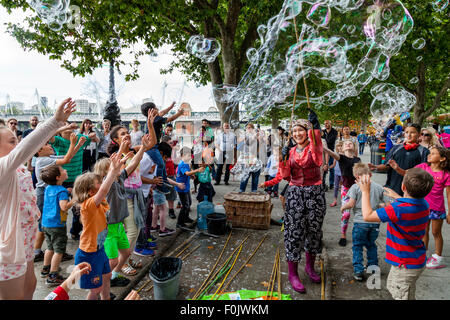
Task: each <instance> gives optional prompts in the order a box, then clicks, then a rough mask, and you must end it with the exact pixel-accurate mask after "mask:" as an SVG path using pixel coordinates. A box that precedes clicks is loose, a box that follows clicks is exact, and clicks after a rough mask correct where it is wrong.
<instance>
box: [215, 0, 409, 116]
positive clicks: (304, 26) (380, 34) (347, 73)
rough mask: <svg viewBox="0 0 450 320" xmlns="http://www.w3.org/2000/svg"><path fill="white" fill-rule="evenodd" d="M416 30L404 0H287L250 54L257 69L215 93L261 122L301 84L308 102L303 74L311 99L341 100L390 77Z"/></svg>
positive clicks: (330, 103) (263, 28) (300, 94)
mask: <svg viewBox="0 0 450 320" xmlns="http://www.w3.org/2000/svg"><path fill="white" fill-rule="evenodd" d="M412 28H413V19H412V18H411V15H410V14H409V12H408V10H407V9H406V8H405V7H404V6H403V4H402V3H401V2H400V1H397V0H375V1H364V0H359V1H356V0H316V1H314V0H286V1H285V2H284V3H283V6H282V8H281V10H280V12H279V13H278V14H277V15H276V16H274V17H272V18H270V19H269V20H268V21H267V23H266V24H264V25H260V26H259V27H258V28H257V31H258V35H259V38H260V41H259V47H255V48H250V49H249V50H248V51H247V58H248V60H249V63H250V66H249V68H248V71H247V72H246V74H245V75H244V76H243V77H242V80H241V81H240V83H239V84H238V85H237V86H235V87H231V86H226V87H223V86H218V87H215V88H214V89H213V90H214V95H215V97H216V98H217V97H218V101H219V102H222V103H228V105H229V107H228V108H233V110H234V111H233V112H235V111H237V109H238V108H237V106H238V105H240V106H242V107H244V108H245V109H246V110H247V112H248V114H249V117H250V119H251V120H255V119H256V118H258V117H259V116H261V115H263V114H264V113H265V112H266V111H267V110H268V109H269V108H271V107H273V106H274V105H279V104H284V103H288V102H289V101H290V100H292V97H293V96H294V92H295V91H296V86H298V87H297V90H298V92H297V96H296V98H297V105H300V104H302V103H305V102H306V94H305V90H304V89H303V78H304V79H305V80H306V82H307V83H308V84H309V85H308V86H309V87H310V91H314V92H315V95H314V96H309V99H310V102H311V103H312V104H318V105H328V106H333V105H336V104H337V103H339V102H340V101H343V100H344V99H346V98H348V97H352V96H357V95H359V94H360V93H361V92H362V90H364V88H365V87H366V86H367V85H368V84H369V83H371V81H372V80H374V79H377V80H380V81H384V80H386V79H387V78H388V77H389V62H390V58H391V57H392V56H393V55H394V54H396V53H397V52H398V51H399V50H400V48H401V46H402V45H403V43H404V41H405V39H406V37H407V35H408V34H409V33H410V32H411V30H412ZM299 81H301V82H300V83H299ZM289 104H291V103H290V102H289Z"/></svg>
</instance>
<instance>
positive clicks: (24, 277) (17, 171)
mask: <svg viewBox="0 0 450 320" xmlns="http://www.w3.org/2000/svg"><path fill="white" fill-rule="evenodd" d="M75 106H76V105H75V102H73V101H72V99H71V98H68V99H66V100H64V101H63V102H62V103H61V105H60V106H59V107H58V109H57V110H56V112H55V115H54V116H53V117H52V118H50V119H49V120H47V121H45V122H44V123H42V124H41V125H40V126H38V127H37V128H36V129H35V130H34V131H33V132H32V133H30V134H29V135H28V136H27V139H24V140H22V141H21V142H20V143H19V144H18V143H17V142H18V141H17V137H16V136H15V135H14V133H13V132H12V131H11V130H9V129H8V128H6V127H0V180H1V181H2V183H1V184H0V203H1V204H2V205H1V206H0V300H23V299H28V300H31V299H32V298H33V293H34V290H35V288H36V276H35V275H34V240H33V238H34V237H35V235H36V231H37V226H38V221H37V220H38V218H39V216H40V212H39V209H38V207H37V205H36V196H35V193H34V189H33V185H32V180H31V176H30V173H29V171H27V170H26V168H25V166H24V165H23V164H24V163H26V162H27V161H28V160H29V159H31V157H32V156H33V155H34V154H35V153H36V152H37V151H38V150H39V149H40V148H42V146H43V145H44V144H46V143H47V141H48V140H49V139H50V138H51V137H53V135H55V133H56V131H57V130H58V129H59V128H60V127H62V126H64V124H65V122H66V121H67V119H68V118H69V116H70V115H71V114H72V112H74V111H75Z"/></svg>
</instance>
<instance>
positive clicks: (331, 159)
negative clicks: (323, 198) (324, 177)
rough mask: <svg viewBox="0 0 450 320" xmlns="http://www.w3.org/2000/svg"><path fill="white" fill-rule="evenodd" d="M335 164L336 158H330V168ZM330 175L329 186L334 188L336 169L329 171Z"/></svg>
mask: <svg viewBox="0 0 450 320" xmlns="http://www.w3.org/2000/svg"><path fill="white" fill-rule="evenodd" d="M333 162H334V158H333V157H330V160H328V167H330V166H331V165H332V164H333ZM328 173H329V175H330V176H329V184H328V185H329V186H330V188H332V187H333V186H334V168H333V169H328Z"/></svg>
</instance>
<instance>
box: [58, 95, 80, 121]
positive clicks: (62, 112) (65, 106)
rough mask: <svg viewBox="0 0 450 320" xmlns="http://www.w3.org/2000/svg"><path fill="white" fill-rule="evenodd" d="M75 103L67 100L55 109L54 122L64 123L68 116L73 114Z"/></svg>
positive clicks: (69, 99)
mask: <svg viewBox="0 0 450 320" xmlns="http://www.w3.org/2000/svg"><path fill="white" fill-rule="evenodd" d="M76 106H77V105H76V103H75V101H73V100H72V98H67V99H66V100H64V101H63V102H61V104H60V105H59V106H58V108H56V112H55V115H54V117H55V119H56V121H63V122H66V121H67V119H69V117H70V115H71V114H72V113H73V112H75V107H76Z"/></svg>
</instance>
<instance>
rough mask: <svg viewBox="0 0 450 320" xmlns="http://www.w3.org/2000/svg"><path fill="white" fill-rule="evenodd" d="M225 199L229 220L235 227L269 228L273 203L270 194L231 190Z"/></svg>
mask: <svg viewBox="0 0 450 320" xmlns="http://www.w3.org/2000/svg"><path fill="white" fill-rule="evenodd" d="M224 199H225V203H224V207H225V212H226V214H227V220H228V221H229V222H231V225H232V227H233V228H248V229H263V230H266V229H269V227H270V214H271V212H272V208H273V204H272V203H271V201H270V196H269V195H268V194H266V193H262V192H258V193H250V192H242V193H239V192H230V193H227V194H226V195H225V196H224Z"/></svg>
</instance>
